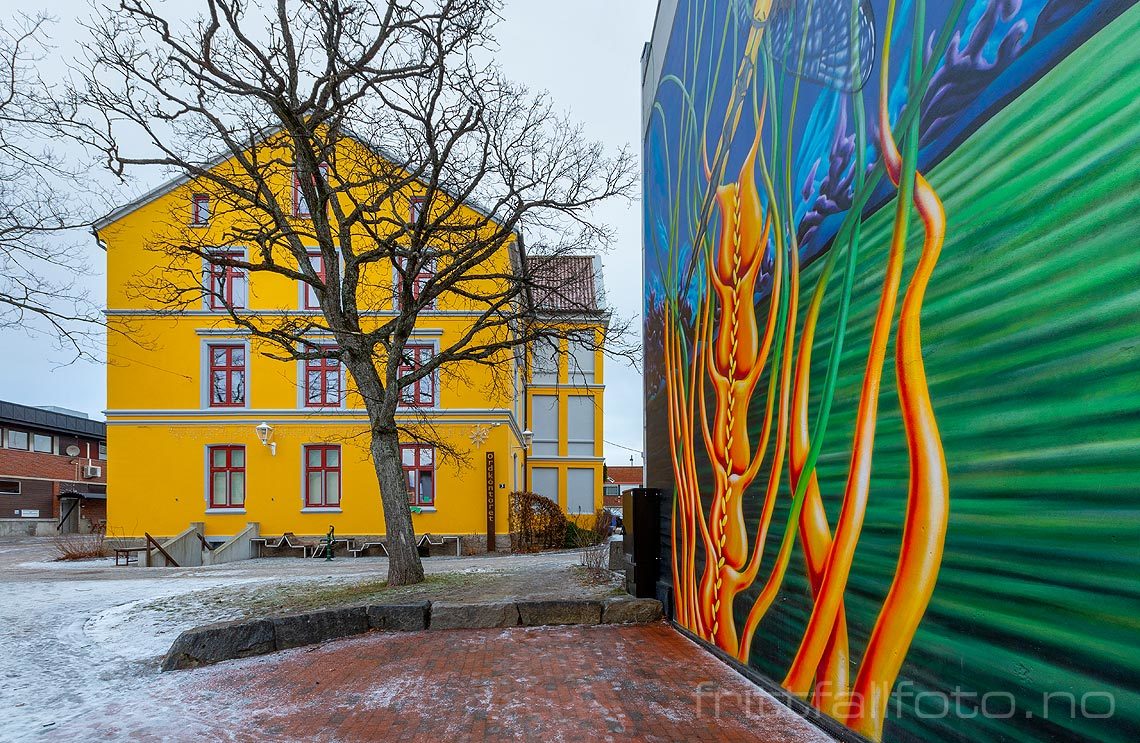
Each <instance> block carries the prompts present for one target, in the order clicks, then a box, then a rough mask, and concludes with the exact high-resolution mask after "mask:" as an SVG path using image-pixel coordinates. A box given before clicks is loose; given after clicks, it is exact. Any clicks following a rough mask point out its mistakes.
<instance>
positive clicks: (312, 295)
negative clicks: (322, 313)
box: [304, 250, 326, 310]
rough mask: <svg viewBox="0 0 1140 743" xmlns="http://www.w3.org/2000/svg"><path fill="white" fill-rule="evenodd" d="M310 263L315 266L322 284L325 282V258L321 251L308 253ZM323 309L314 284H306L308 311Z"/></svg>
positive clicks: (306, 305)
mask: <svg viewBox="0 0 1140 743" xmlns="http://www.w3.org/2000/svg"><path fill="white" fill-rule="evenodd" d="M308 255H309V263H310V264H311V265H312V266H313V270H314V271H316V272H317V276H318V277H319V278H320V280H321V283H322V284H323V283H324V282H325V280H326V279H325V257H324V255H322V254H321V251H319V250H310V251H309V252H308ZM320 308H321V303H320V300H319V299H317V291H316V289H314V288H313V285H312V284H305V307H304V309H306V310H319V309H320Z"/></svg>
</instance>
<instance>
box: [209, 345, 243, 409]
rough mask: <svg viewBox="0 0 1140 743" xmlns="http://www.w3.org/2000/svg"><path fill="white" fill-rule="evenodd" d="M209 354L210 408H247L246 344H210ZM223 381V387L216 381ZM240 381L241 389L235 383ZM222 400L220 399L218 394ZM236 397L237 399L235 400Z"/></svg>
mask: <svg viewBox="0 0 1140 743" xmlns="http://www.w3.org/2000/svg"><path fill="white" fill-rule="evenodd" d="M206 353H207V354H209V358H208V359H207V365H208V367H209V372H208V376H207V384H208V385H209V407H211V408H241V407H245V398H246V393H247V391H248V390H249V385H248V384H247V381H248V380H247V379H246V362H247V361H248V360H249V359H248V357H249V354H248V353H247V352H246V348H245V345H244V344H241V343H237V344H233V343H210V344H208V345H207V346H206ZM219 377H220V379H221V385H220V386H219V385H218V384H216V383H215V379H216V378H219ZM238 380H240V389H238V385H237V384H235V381H238ZM219 391H220V392H221V393H222V395H221V399H220V400H219V399H218V392H219ZM235 397H236V398H237V399H235Z"/></svg>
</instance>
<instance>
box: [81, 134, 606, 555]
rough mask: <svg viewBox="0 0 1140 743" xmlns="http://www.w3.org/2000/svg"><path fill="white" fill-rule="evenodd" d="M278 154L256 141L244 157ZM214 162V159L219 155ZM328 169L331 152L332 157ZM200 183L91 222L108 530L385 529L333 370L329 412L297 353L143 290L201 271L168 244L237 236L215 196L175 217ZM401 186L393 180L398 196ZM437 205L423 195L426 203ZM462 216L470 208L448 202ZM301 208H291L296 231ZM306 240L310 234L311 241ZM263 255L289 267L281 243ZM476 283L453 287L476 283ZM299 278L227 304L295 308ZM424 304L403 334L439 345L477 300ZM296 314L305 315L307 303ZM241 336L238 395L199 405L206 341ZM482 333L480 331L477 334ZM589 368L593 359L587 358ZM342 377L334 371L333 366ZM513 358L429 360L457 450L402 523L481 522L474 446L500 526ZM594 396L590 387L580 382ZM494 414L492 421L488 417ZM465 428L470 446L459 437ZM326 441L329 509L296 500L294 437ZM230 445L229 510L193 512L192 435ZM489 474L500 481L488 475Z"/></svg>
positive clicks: (372, 297) (197, 489)
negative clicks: (452, 363) (101, 277)
mask: <svg viewBox="0 0 1140 743" xmlns="http://www.w3.org/2000/svg"><path fill="white" fill-rule="evenodd" d="M281 155H282V151H281V150H279V149H278V150H274V149H273V148H272V147H270V148H268V149H266V150H265V151H264V152H263V153H262V154H261V155H259V157H262V158H263V159H270V158H273V157H279V156H281ZM338 157H343V158H344V159H345V160H346V161H352V160H353V159H354V158H362V159H364V158H368V157H373V155H371V153H365V152H362V151H361V149H360V148H359V147H357V146H356V145H354V144H351V143H350V144H347V145H346V149H345V150H344V151H343V152H341V153H339V154H338ZM228 167H230V166H229V165H228V164H223V165H221V166H219V168H228ZM338 167H343V163H342V165H341V166H338ZM272 183H273V187H274V190H275V191H277V192H278V193H279V194H280V196H279V200H280V202H281V203H283V204H290V203H291V199H292V173H291V171H290V170H288V169H286V168H284V167H282V168H281V170H280V173H278V174H276V175H274V177H273V180H272ZM199 192H205V193H211V188H210V187H209V186H207V185H204V184H202V183H187V184H184V185H181V186H179V187H176V188H174V189H173V190H171V191H169V192H168V193H165V194H162V195H160V196H157V197H156V198H154V199H153V200H152V201H150V202H148V203H145V204H143V205H141V206H139V207H138V208H136V209H134V210H133V211H131V212H129V213H127V214H125V215H122V216H120V217H119V218H118V219H116V220H115V221H114V222H112V223H111V224H109V225H107V226H105V227H103V228H102V229H101V230H100V232H99V234H100V237H101V239H102V240H103V242H104V244H105V245H106V248H107V278H108V287H107V307H108V323H109V325H110V331H111V332H110V333H109V334H108V358H109V363H108V369H107V399H108V410H107V420H108V442H109V446H111V447H112V448H113V450H114V451H115V467H114V468H112V469H111V471H110V479H109V483H108V529H109V532H110V533H112V534H117V535H122V536H141V534H142V533H143V532H144V531H145V532H149V533H151V534H152V535H155V536H169V535H173V534H176V533H178V532H180V531H182V530H183V529H185V528H186V527H187V525H188V524H189V523H190V522H194V521H203V522H205V524H206V533H207V534H208V535H214V536H226V535H232V534H234V533H236V532H237V531H239V530H240V529H241V528H243V527H244V525H245V524H246V522H258V523H260V525H261V532H262V533H263V534H267V535H273V534H281V533H282V532H285V531H292V532H294V533H297V534H311V535H315V534H323V533H324V532H325V531H327V528H328V526H329V524H332V525H333V526H335V527H336V530H337V532H338V533H341V534H345V535H354V534H356V535H378V534H383V533H384V532H385V527H384V524H383V517H382V511H381V508H380V498H379V489H378V486H377V483H376V478H375V475H374V472H373V469H372V464H371V461H370V460H369V458H368V454H367V449H366V446H367V439H366V438H365V437H366V431H367V421H366V419H365V418H364V416H363V412H362V411H361V410H360V408H361V404H360V400H359V398H358V397H356V396H355V395H354V394H353V385H352V383H351V380H346V382H347V383H346V390H347V395H346V401H345V409H344V410H340V411H323V410H319V409H318V410H309V409H305V408H304V407H303V406H302V404H301V397H300V386H299V385H300V371H299V365H298V362H293V361H288V362H285V361H279V360H276V359H272V358H268V357H267V356H265V355H264V353H263V352H264V351H266V350H272V347H270V346H267V345H263V344H261V343H260V342H259V341H257V340H256V339H252V338H249V337H248V336H243V334H241V333H240V332H238V331H236V330H235V328H234V324H233V322H232V321H231V320H230V318H229V317H228V316H227V315H226V314H225V313H223V312H214V311H209V310H208V309H206V308H205V306H204V304H203V301H202V300H201V299H200V298H198V299H194V300H193V301H189V302H187V303H186V304H185V305H184V306H182V307H180V311H179V312H178V314H174V315H171V314H159V312H160V311H163V310H168V309H169V305H167V304H165V303H164V301H162V300H161V298H160V297H159V296H157V294H156V291H155V286H156V284H157V283H161V282H168V283H169V286H174V287H182V288H187V287H190V286H192V284H193V283H194V281H196V277H198V276H200V274H201V271H202V265H201V263H202V261H201V260H200V259H198V258H196V257H187V256H185V255H180V254H179V253H178V251H177V250H173V249H172V248H177V247H178V246H179V245H182V244H190V245H196V246H218V247H222V246H224V247H240V246H237V245H232V244H231V243H229V242H228V241H227V238H226V235H227V233H228V232H229V230H230V228H232V227H234V226H235V225H236V224H241V222H240V220H243V219H245V217H242V216H240V215H236V214H235V213H232V212H231V211H230V210H229V209H228V208H227V206H226V204H225V203H223V202H222V201H221V200H219V199H217V198H216V196H215V199H214V203H213V216H212V218H211V220H210V223H209V225H208V226H206V227H195V226H191V225H190V224H189V222H190V206H191V197H192V195H193V194H195V193H199ZM412 194H414V190H412V191H410V192H409V196H411V195H412ZM437 206H438V205H437ZM462 214H463V215H464V216H469V215H470V214H471V212H467V211H463V212H462ZM306 222H307V220H305V219H304V218H297V219H296V226H297V228H298V229H299V230H302V231H303V230H304V229H305V228H306ZM311 244H314V245H315V241H312V243H311ZM274 258H275V260H277V261H279V262H281V263H283V264H285V265H294V266H295V265H296V261H295V259H294V258H293V257H292V256H291V255H290V254H289V253H288V252H287V251H286V250H284V248H282V249H281V250H280V251H276V250H275V252H274ZM510 260H511V258H510V254H509V248H508V247H506V246H504V248H503V249H502V250H501V251H499V253H497V254H496V255H495V257H494V258H492V259H491V260H489V261H487V262H486V263H485V264H484V265H483V266H481V269H482V270H483V271H484V272H485V273H492V274H493V273H507V272H508V271H509V268H510ZM387 272H390V268H389V267H386V266H377V267H375V268H374V269H373V271H372V274H371V275H370V276H369V278H370V280H371V283H372V284H373V286H372V287H371V288H370V289H367V290H364V293H362V295H361V296H360V298H359V301H360V303H361V307H362V309H364V310H367V311H369V312H371V313H372V315H371V316H369V317H366V318H365V326H366V327H368V326H369V325H370V324H372V323H381V322H383V321H385V320H386V319H387V317H390V316H391V315H392V314H394V313H393V311H392V308H393V305H392V297H391V292H390V290H388V289H387V287H389V286H390V285H391V277H390V276H388V275H381V274H386V273H387ZM488 288H489V287H487V286H483V287H478V286H475V287H469V289H471V291H472V292H474V293H476V294H478V293H482V292H483V291H485V290H486V289H488ZM301 302H302V294H301V291H300V286H299V285H298V284H297V283H296V282H293V281H291V280H289V279H288V278H286V277H282V276H278V275H274V274H269V273H260V272H251V274H250V275H249V276H248V301H247V309H245V310H243V311H241V314H243V315H247V316H250V317H253V318H258V317H261V318H266V319H269V320H276V319H277V318H278V317H279V316H280V315H286V314H287V315H289V316H292V317H301V316H303V315H304V314H306V313H305V311H303V310H300V309H299V308H300V307H301ZM436 309H437V311H434V312H427V313H424V314H422V315H421V317H420V319H419V322H418V324H417V333H420V334H421V335H419V336H417V337H414V338H413V342H424V343H430V344H438V345H442V346H444V347H446V346H447V345H448V344H449V343H451V342H452V341H454V340H455V339H457V338H459V337H460V334H462V333H463V332H464V331H465V330H466V328H467V327H468V326H469V323H470V322H471V318H472V317H473V315H472V314H471V313H472V312H473V311H475V310H478V309H480V308H479V307H478V306H475V305H472V304H471V302H470V301H469V300H464V299H452V298H446V297H445V298H441V300H440V301H439V303H438V306H437V308H436ZM312 314H314V315H316V314H319V313H317V312H313V313H312ZM247 339H248V341H249V343H250V351H251V352H250V354H249V356H248V361H247V393H246V407H245V408H241V409H217V408H213V409H211V408H208V407H206V406H205V402H204V393H203V377H204V368H205V363H204V359H205V346H206V343H208V342H211V341H213V342H226V343H231V342H242V341H244V340H247ZM477 340H479V341H485V340H487V338H486V337H483V338H479V339H477ZM597 368H598V372H597V373H598V382H599V383H600V381H601V358H600V354H599V359H598V362H597ZM346 376H347V375H346ZM518 379H519V376H518V374H517V372H516V368H515V360H514V357H513V355H512V354H511V353H509V352H507V353H504V354H503V359H502V363H501V364H500V365H498V366H497V367H495V368H492V367H489V366H487V365H481V364H470V365H465V366H463V367H462V368H458V369H454V370H452V371H449V370H446V369H445V370H442V373H441V378H440V379H439V380H438V391H439V396H438V401H437V407H438V408H439V410H438V411H436V412H432V413H429V414H428V417H429V418H430V419H431V421H432V423H433V425H434V427H435V433H436V434H437V435H442V436H443V437H444V438H446V439H447V440H448V441H449V442H451V443H453V444H455V445H456V447H457V448H458V449H460V450H463V451H465V452H466V463H465V465H460V464H457V463H455V462H452V461H448V460H446V459H441V458H440V457H439V454H438V452H437V464H436V506H435V507H436V511H435V512H426V513H422V514H418V515H415V516H414V517H413V522H414V524H415V528H416V531H417V533H423V532H431V533H434V534H484V533H485V532H486V510H485V509H486V476H485V453H486V451H494V452H495V454H496V480H497V482H496V504H497V506H496V511H497V520H496V531H497V532H498V533H501V534H503V533H506V532H507V530H508V503H507V495H508V494H509V493H510V492H511V491H512V490H515V489H521V488H522V487H523V480H524V477H523V467H522V461H523V448H522V443H521V430H522V429H523V428H524V427H525V426H524V425H523V422H522V421H520V420H518V417H519V416H520V414H521V408H522V405H521V402H522V400H521V396H522V395H523V394H524V392H523V390H522V389H521V385H520V383H519V381H518ZM596 394H597V395H598V398H599V403H600V402H601V399H600V396H601V393H600V391H598V392H597V393H596ZM601 418H602V415H601V410H600V408H599V412H598V415H597V426H598V433H597V442H598V444H597V445H598V455H599V457H600V455H601V440H602V438H601ZM263 421H265V422H268V423H270V424H271V425H272V426H273V427H274V440H275V441H276V443H277V454H276V456H271V455H270V453H269V450H268V449H267V448H265V447H263V446H262V445H261V444H260V443H259V442H258V440H257V438H256V436H255V433H254V427H255V426H256V425H257V424H258V423H261V422H263ZM496 424H497V425H496ZM481 426H485V427H486V429H487V438H486V441H485V442H483V443H479V442H478V441H477V438H478V437H475V438H474V439H473V435H472V434H473V432H474V431H475V430H476V429H478V428H479V427H481ZM326 441H327V442H329V443H341V445H342V466H341V477H342V508H341V512H340V513H303V512H302V499H303V484H302V465H301V453H302V446H303V445H305V444H314V443H323V442H326ZM221 444H243V445H244V446H245V447H246V507H245V513H221V514H215V513H206V510H207V509H206V498H207V483H206V447H207V446H209V445H221ZM597 468H598V473H597V476H596V482H597V483H598V496H597V498H598V504H599V505H600V504H601V464H600V462H599V463H598V464H597ZM500 486H501V487H500Z"/></svg>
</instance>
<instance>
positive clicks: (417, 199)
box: [408, 196, 427, 226]
mask: <svg viewBox="0 0 1140 743" xmlns="http://www.w3.org/2000/svg"><path fill="white" fill-rule="evenodd" d="M425 206H427V199H426V198H424V197H423V196H413V197H412V198H411V201H410V202H409V204H408V224H409V225H412V226H415V225H417V224H419V221H420V215H422V214H423V213H424V207H425Z"/></svg>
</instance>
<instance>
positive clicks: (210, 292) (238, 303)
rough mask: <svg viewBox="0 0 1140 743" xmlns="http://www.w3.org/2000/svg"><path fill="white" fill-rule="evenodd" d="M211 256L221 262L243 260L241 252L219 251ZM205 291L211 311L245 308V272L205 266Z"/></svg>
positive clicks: (228, 267) (213, 265)
mask: <svg viewBox="0 0 1140 743" xmlns="http://www.w3.org/2000/svg"><path fill="white" fill-rule="evenodd" d="M212 255H214V256H216V257H217V258H221V259H223V260H234V261H240V260H243V259H244V258H245V254H244V253H242V252H241V251H219V252H216V253H213V254H212ZM206 291H207V300H208V303H209V305H210V309H212V310H224V309H227V308H234V309H240V308H242V307H245V271H244V270H242V269H241V268H238V267H237V266H223V265H218V264H215V263H209V264H207V266H206Z"/></svg>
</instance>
